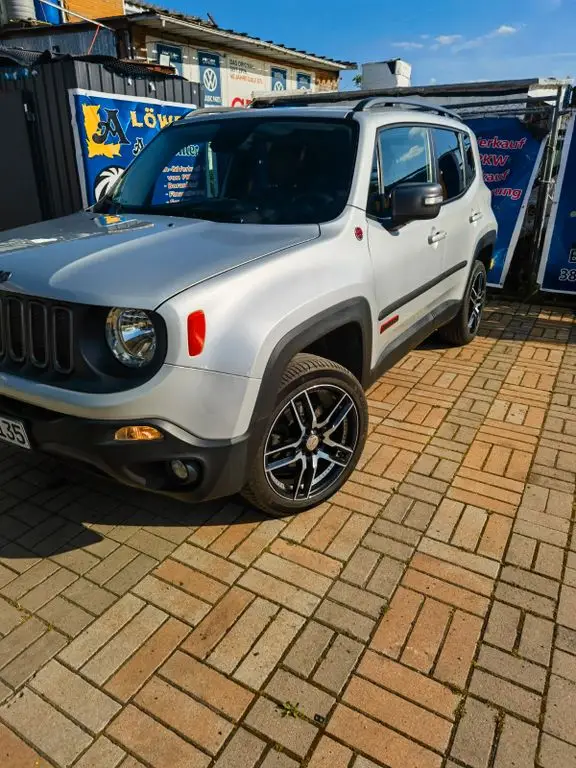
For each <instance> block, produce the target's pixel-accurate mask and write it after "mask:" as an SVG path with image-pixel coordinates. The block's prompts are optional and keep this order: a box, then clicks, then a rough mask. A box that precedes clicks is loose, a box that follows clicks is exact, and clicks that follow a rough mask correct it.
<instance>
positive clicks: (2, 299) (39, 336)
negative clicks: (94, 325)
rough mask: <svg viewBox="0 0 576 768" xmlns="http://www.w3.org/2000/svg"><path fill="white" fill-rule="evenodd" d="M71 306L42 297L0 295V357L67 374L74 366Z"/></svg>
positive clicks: (15, 363)
mask: <svg viewBox="0 0 576 768" xmlns="http://www.w3.org/2000/svg"><path fill="white" fill-rule="evenodd" d="M73 320H74V317H73V313H72V310H70V309H69V308H68V307H63V306H60V305H58V304H55V303H52V302H45V301H42V300H41V299H31V298H22V297H19V296H10V295H7V294H2V295H0V361H1V362H4V363H5V364H9V365H10V367H11V368H12V367H15V368H17V369H24V368H28V367H32V368H34V369H37V370H38V371H39V372H40V371H47V372H55V373H58V374H63V375H69V374H70V373H72V371H73V368H74V322H73Z"/></svg>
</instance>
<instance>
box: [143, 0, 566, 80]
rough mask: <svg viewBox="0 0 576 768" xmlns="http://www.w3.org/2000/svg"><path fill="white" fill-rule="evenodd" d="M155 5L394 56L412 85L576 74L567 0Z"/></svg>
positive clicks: (319, 45)
mask: <svg viewBox="0 0 576 768" xmlns="http://www.w3.org/2000/svg"><path fill="white" fill-rule="evenodd" d="M156 2H158V3H159V4H162V5H166V6H169V7H170V8H173V9H174V10H180V11H182V12H184V13H191V14H196V15H198V16H203V17H204V16H205V13H206V11H208V12H210V13H211V14H212V15H213V17H214V18H215V20H216V22H217V23H218V24H219V25H220V26H222V27H228V28H232V29H235V30H238V31H240V32H247V33H248V34H252V35H256V36H258V37H262V38H263V39H265V40H274V41H275V42H281V43H285V44H286V45H289V46H291V47H295V48H302V49H304V50H308V51H312V52H314V53H319V54H323V55H326V56H331V57H333V58H337V59H345V60H351V61H356V62H358V63H361V62H362V61H382V60H384V59H388V58H395V57H401V58H403V59H405V60H407V61H409V62H410V63H411V64H412V66H413V73H412V74H413V76H412V81H413V83H414V84H417V85H420V84H429V83H431V82H438V83H446V82H462V81H469V80H500V79H513V78H523V77H533V76H542V77H566V76H567V75H570V76H576V0H481V2H478V0H475V1H474V0H379V2H374V0H357V1H356V2H355V3H351V2H350V0H322V2H318V1H317V0H316V2H314V1H313V0H299V2H297V3H289V2H284V3H270V2H265V1H264V0H241V2H238V0H218V2H214V3H213V4H211V3H210V0H204V2H205V3H206V5H205V6H202V7H199V6H198V5H197V3H196V2H192V1H191V0H166V2H163V1H162V0H156ZM351 77H352V75H349V74H348V75H346V74H345V75H344V78H343V86H346V85H349V84H350V81H351Z"/></svg>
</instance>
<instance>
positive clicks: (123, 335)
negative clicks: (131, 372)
mask: <svg viewBox="0 0 576 768" xmlns="http://www.w3.org/2000/svg"><path fill="white" fill-rule="evenodd" d="M106 341H107V342H108V346H109V347H110V349H111V350H112V354H113V355H114V357H115V358H116V360H118V361H119V362H120V363H122V364H123V365H126V366H128V367H129V368H141V367H142V366H144V365H148V363H151V362H152V360H153V358H154V355H155V353H156V346H157V339H156V330H155V328H154V323H153V322H152V320H151V319H150V317H149V316H148V314H147V313H146V312H144V310H142V309H118V308H115V309H111V310H110V312H109V313H108V317H107V318H106Z"/></svg>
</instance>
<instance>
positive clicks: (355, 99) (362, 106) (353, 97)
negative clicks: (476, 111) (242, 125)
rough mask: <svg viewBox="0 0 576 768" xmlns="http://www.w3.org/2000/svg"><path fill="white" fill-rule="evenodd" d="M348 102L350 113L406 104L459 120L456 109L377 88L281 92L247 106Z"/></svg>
mask: <svg viewBox="0 0 576 768" xmlns="http://www.w3.org/2000/svg"><path fill="white" fill-rule="evenodd" d="M344 103H350V107H351V110H352V111H353V112H363V111H365V110H367V109H372V108H374V107H381V108H386V107H399V108H402V107H406V108H412V109H420V110H422V111H423V112H434V113H436V114H438V115H443V116H445V117H451V118H452V119H454V120H459V121H461V120H462V118H461V117H460V115H458V114H457V113H456V112H452V111H451V110H449V109H446V108H445V107H442V106H440V105H439V104H427V103H426V102H424V101H410V100H409V99H405V98H404V97H402V96H388V95H386V93H385V92H384V93H382V91H379V90H378V89H375V90H372V91H325V92H320V93H302V94H292V95H288V94H284V95H278V96H260V97H258V96H257V97H256V98H255V99H254V101H253V102H252V103H251V104H250V107H249V108H250V109H265V108H267V107H309V106H313V105H319V106H321V105H323V104H344Z"/></svg>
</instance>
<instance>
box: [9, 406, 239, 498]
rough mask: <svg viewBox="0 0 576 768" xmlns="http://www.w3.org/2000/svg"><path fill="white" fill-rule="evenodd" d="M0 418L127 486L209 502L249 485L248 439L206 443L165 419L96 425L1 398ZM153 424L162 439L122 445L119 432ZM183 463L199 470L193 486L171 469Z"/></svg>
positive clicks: (46, 448)
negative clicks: (9, 419)
mask: <svg viewBox="0 0 576 768" xmlns="http://www.w3.org/2000/svg"><path fill="white" fill-rule="evenodd" d="M0 415H3V416H8V417H12V418H14V419H19V420H21V421H22V422H23V423H24V425H25V427H26V430H27V433H28V437H29V439H30V443H31V446H32V448H33V449H34V450H39V451H42V452H45V453H48V454H51V455H53V456H57V457H60V458H63V459H67V460H73V461H79V462H81V463H82V464H85V465H88V466H89V467H92V468H94V469H96V470H98V471H100V472H103V473H104V474H106V475H109V476H110V477H113V478H115V479H116V480H118V481H120V482H122V483H124V484H126V485H131V486H135V487H139V488H144V489H148V490H152V491H158V492H163V493H169V494H171V495H175V496H179V497H183V498H186V499H188V500H190V501H205V500H207V499H214V498H221V497H224V496H230V495H232V494H234V493H237V492H238V491H240V490H241V489H242V487H243V486H244V484H245V479H246V475H247V471H248V462H249V443H250V440H249V437H248V435H243V436H241V437H237V438H233V439H231V440H206V439H202V438H199V437H196V436H194V435H191V434H189V433H188V432H186V431H185V430H183V429H181V428H180V427H178V426H176V425H174V424H171V423H170V422H167V421H163V420H161V419H157V418H153V419H137V420H134V419H133V420H130V419H127V420H114V421H112V420H93V419H84V418H78V417H76V416H69V415H66V414H62V413H57V412H55V411H50V410H47V409H45V408H39V407H37V406H34V405H29V404H27V403H23V402H20V401H18V400H12V399H11V398H7V397H2V396H0ZM144 424H146V425H149V426H153V427H156V429H158V430H160V432H162V434H163V436H164V437H163V439H162V440H153V441H152V440H150V441H118V440H115V439H114V435H115V433H116V430H117V429H119V428H120V427H125V426H135V425H144ZM174 459H180V460H182V461H185V462H187V463H189V464H191V465H192V466H194V467H196V468H197V471H198V476H197V479H196V480H195V482H192V483H187V484H184V483H182V482H181V481H179V480H178V479H177V478H176V477H175V475H174V473H173V472H172V471H171V469H170V461H172V460H174Z"/></svg>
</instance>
